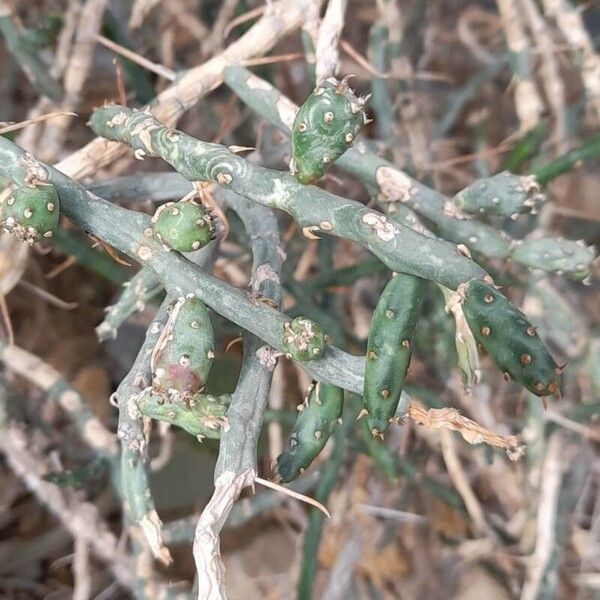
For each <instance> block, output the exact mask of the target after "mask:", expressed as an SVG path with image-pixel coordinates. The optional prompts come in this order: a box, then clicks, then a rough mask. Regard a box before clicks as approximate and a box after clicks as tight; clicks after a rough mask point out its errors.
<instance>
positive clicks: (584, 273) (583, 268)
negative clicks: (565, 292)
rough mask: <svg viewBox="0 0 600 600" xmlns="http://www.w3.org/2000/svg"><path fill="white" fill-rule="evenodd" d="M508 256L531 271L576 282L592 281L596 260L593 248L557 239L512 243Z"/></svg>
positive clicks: (538, 239) (581, 242)
mask: <svg viewBox="0 0 600 600" xmlns="http://www.w3.org/2000/svg"><path fill="white" fill-rule="evenodd" d="M509 256H510V258H512V259H513V260H516V261H518V262H520V263H522V264H524V265H527V266H528V267H530V268H531V269H543V270H544V271H554V272H555V273H559V274H562V273H564V274H565V275H566V276H567V277H569V278H570V279H575V280H577V281H583V280H585V279H586V278H587V277H589V275H590V270H591V265H592V261H593V260H594V259H595V258H596V254H595V252H594V248H593V247H588V246H586V245H585V243H584V242H583V241H577V242H576V241H574V240H565V239H555V238H537V239H534V238H532V239H525V240H520V241H518V242H513V244H512V245H511V247H510V254H509Z"/></svg>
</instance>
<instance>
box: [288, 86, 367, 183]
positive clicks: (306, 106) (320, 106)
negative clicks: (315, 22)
mask: <svg viewBox="0 0 600 600" xmlns="http://www.w3.org/2000/svg"><path fill="white" fill-rule="evenodd" d="M365 101H366V100H365V99H364V98H358V97H357V96H356V95H355V94H354V92H353V91H352V90H351V89H350V87H349V86H348V81H347V79H342V81H338V80H337V79H335V78H334V77H330V78H329V79H327V80H326V81H324V82H323V83H321V84H319V85H318V86H317V87H316V88H315V89H314V91H313V93H312V94H311V95H310V96H309V97H308V98H307V99H306V100H305V101H304V103H303V104H302V106H301V107H300V110H299V111H298V113H297V114H296V118H295V120H294V124H293V125H292V160H291V161H290V171H291V173H292V175H294V177H295V178H296V179H297V180H298V181H299V182H300V183H314V182H315V181H317V180H319V179H320V178H321V177H322V176H323V175H324V174H325V171H326V170H327V169H328V168H329V166H330V165H331V164H332V163H333V162H335V161H336V160H337V159H338V158H339V157H340V156H341V155H342V154H343V153H344V152H346V150H347V149H348V148H349V147H350V146H351V145H352V143H353V142H354V140H355V139H356V136H357V135H358V132H359V131H360V129H361V127H362V126H363V125H364V124H365V123H367V122H368V119H367V116H366V113H365V111H364V105H365Z"/></svg>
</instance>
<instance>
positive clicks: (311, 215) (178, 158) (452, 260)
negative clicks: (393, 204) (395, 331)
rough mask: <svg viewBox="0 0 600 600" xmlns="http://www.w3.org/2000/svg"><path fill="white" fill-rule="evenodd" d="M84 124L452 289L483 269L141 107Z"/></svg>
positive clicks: (105, 111)
mask: <svg viewBox="0 0 600 600" xmlns="http://www.w3.org/2000/svg"><path fill="white" fill-rule="evenodd" d="M91 126H92V128H93V129H94V131H96V133H98V134H99V135H103V136H104V137H107V138H108V139H111V140H117V141H122V142H126V143H128V144H130V145H131V146H132V147H133V149H134V152H135V154H136V155H137V156H139V157H142V156H144V155H160V156H161V157H162V158H163V159H164V160H166V161H167V162H169V163H170V164H172V165H173V166H174V167H175V168H176V169H177V170H178V171H179V172H180V173H181V174H182V175H183V176H184V177H186V178H188V179H190V180H191V181H196V180H206V181H213V182H215V183H217V184H219V185H221V186H223V187H224V188H226V189H231V190H233V191H235V192H237V193H239V194H240V195H242V196H245V197H247V198H249V199H250V200H253V201H255V202H258V203H260V204H264V205H266V206H270V207H273V208H279V209H282V210H285V211H286V212H288V213H289V214H290V215H291V216H292V217H293V218H294V220H295V221H296V222H297V223H298V224H299V225H300V226H302V227H305V228H311V229H312V230H313V231H318V230H321V231H325V232H327V233H331V234H332V235H337V236H340V237H345V238H347V239H349V240H353V241H355V242H358V243H359V244H362V245H363V246H364V247H366V248H368V249H369V250H371V251H372V252H373V253H374V254H376V255H377V256H378V257H379V258H380V259H381V260H382V261H383V262H384V263H385V264H386V265H387V266H388V267H389V268H390V269H392V270H394V271H397V272H398V271H402V272H406V273H409V274H412V275H417V276H419V277H423V278H426V279H433V280H435V281H438V282H439V283H442V284H443V285H446V287H450V288H452V289H456V287H457V286H458V285H459V284H460V283H461V282H464V281H468V280H469V279H471V278H473V277H483V276H484V275H485V272H484V271H483V269H481V268H480V267H479V266H478V265H476V264H475V263H474V262H473V261H471V260H470V259H468V258H467V257H465V256H463V255H461V254H460V253H459V252H458V250H457V249H456V247H454V246H453V245H452V244H450V243H447V242H444V241H441V240H436V239H431V238H427V237H425V236H422V235H419V234H418V233H416V232H414V231H412V230H411V229H409V228H407V227H402V226H401V225H396V224H392V223H390V222H389V221H388V220H387V218H386V217H385V216H384V215H382V214H381V213H379V212H376V211H373V210H370V209H368V208H365V207H364V206H363V205H361V204H359V203H358V202H354V201H351V200H347V199H345V198H341V197H339V196H336V195H334V194H330V193H328V192H325V191H323V190H320V189H318V188H315V187H311V186H303V185H301V184H299V183H298V182H297V181H295V180H294V179H293V178H292V177H290V176H288V175H283V174H282V173H281V172H279V171H273V170H271V169H265V168H262V167H258V166H255V165H252V164H251V163H249V162H248V161H246V160H244V159H243V158H242V157H240V156H238V155H236V154H234V153H232V152H230V151H229V150H227V149H226V148H225V147H223V146H219V145H217V144H210V143H206V142H201V141H199V140H196V139H194V138H192V137H190V136H188V135H185V134H184V133H182V132H179V131H174V130H171V129H168V128H166V127H163V126H162V125H161V124H160V123H159V122H158V121H156V120H155V119H153V118H152V117H151V116H150V115H148V114H147V113H141V112H135V111H132V110H131V109H127V108H122V107H117V106H111V107H106V108H101V109H98V110H96V111H95V112H94V114H93V115H92V118H91ZM363 158H364V157H362V156H361V159H360V160H363ZM465 223H467V221H465Z"/></svg>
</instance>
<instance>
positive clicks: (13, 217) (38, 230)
mask: <svg viewBox="0 0 600 600" xmlns="http://www.w3.org/2000/svg"><path fill="white" fill-rule="evenodd" d="M59 219H60V203H59V199H58V194H57V192H56V188H55V187H54V186H53V185H52V184H47V183H41V182H36V183H35V184H32V185H29V186H27V185H25V186H22V187H16V188H15V189H14V190H13V191H12V193H11V195H10V196H8V198H6V199H5V200H4V203H3V206H2V218H1V221H2V226H3V227H4V229H5V230H6V231H8V232H9V233H12V234H13V235H14V236H16V237H17V238H18V239H20V240H23V241H26V242H28V243H29V244H33V243H34V242H39V241H40V240H43V239H50V238H51V237H52V236H53V235H54V232H55V230H56V228H57V227H58V221H59Z"/></svg>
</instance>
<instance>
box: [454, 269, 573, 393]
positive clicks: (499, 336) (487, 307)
mask: <svg viewBox="0 0 600 600" xmlns="http://www.w3.org/2000/svg"><path fill="white" fill-rule="evenodd" d="M457 291H458V292H459V293H460V294H461V295H462V296H463V298H464V300H463V312H464V315H465V318H466V319H467V323H468V324H469V327H470V328H471V331H472V332H473V335H474V336H475V338H476V339H477V341H478V342H479V343H480V344H481V345H482V346H483V347H484V348H485V349H486V350H487V352H488V353H489V354H490V356H491V357H492V359H493V360H494V362H495V363H496V365H497V366H498V367H499V368H500V369H501V370H502V372H503V373H504V375H505V377H506V378H507V379H514V380H515V381H516V382H517V383H520V384H521V385H524V386H525V387H526V388H527V389H528V390H529V391H530V392H532V393H534V394H536V395H537V396H556V397H559V396H560V373H561V370H562V369H561V368H559V367H558V365H557V364H556V363H555V362H554V359H553V358H552V356H550V354H549V352H548V350H547V349H546V347H545V346H544V343H543V342H542V340H541V339H540V338H539V336H538V334H537V332H536V329H535V327H534V326H533V325H532V324H531V323H530V322H529V320H528V319H527V317H526V316H525V315H524V314H523V313H522V312H521V311H520V310H518V309H517V308H515V307H514V306H513V305H512V304H511V303H510V302H509V301H508V299H507V298H506V297H505V296H503V295H502V294H501V293H500V292H499V291H497V290H496V289H495V288H494V287H493V286H491V285H488V284H487V283H484V282H483V281H479V280H477V279H472V280H471V281H469V283H466V284H461V285H460V286H459V288H458V290H457Z"/></svg>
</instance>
